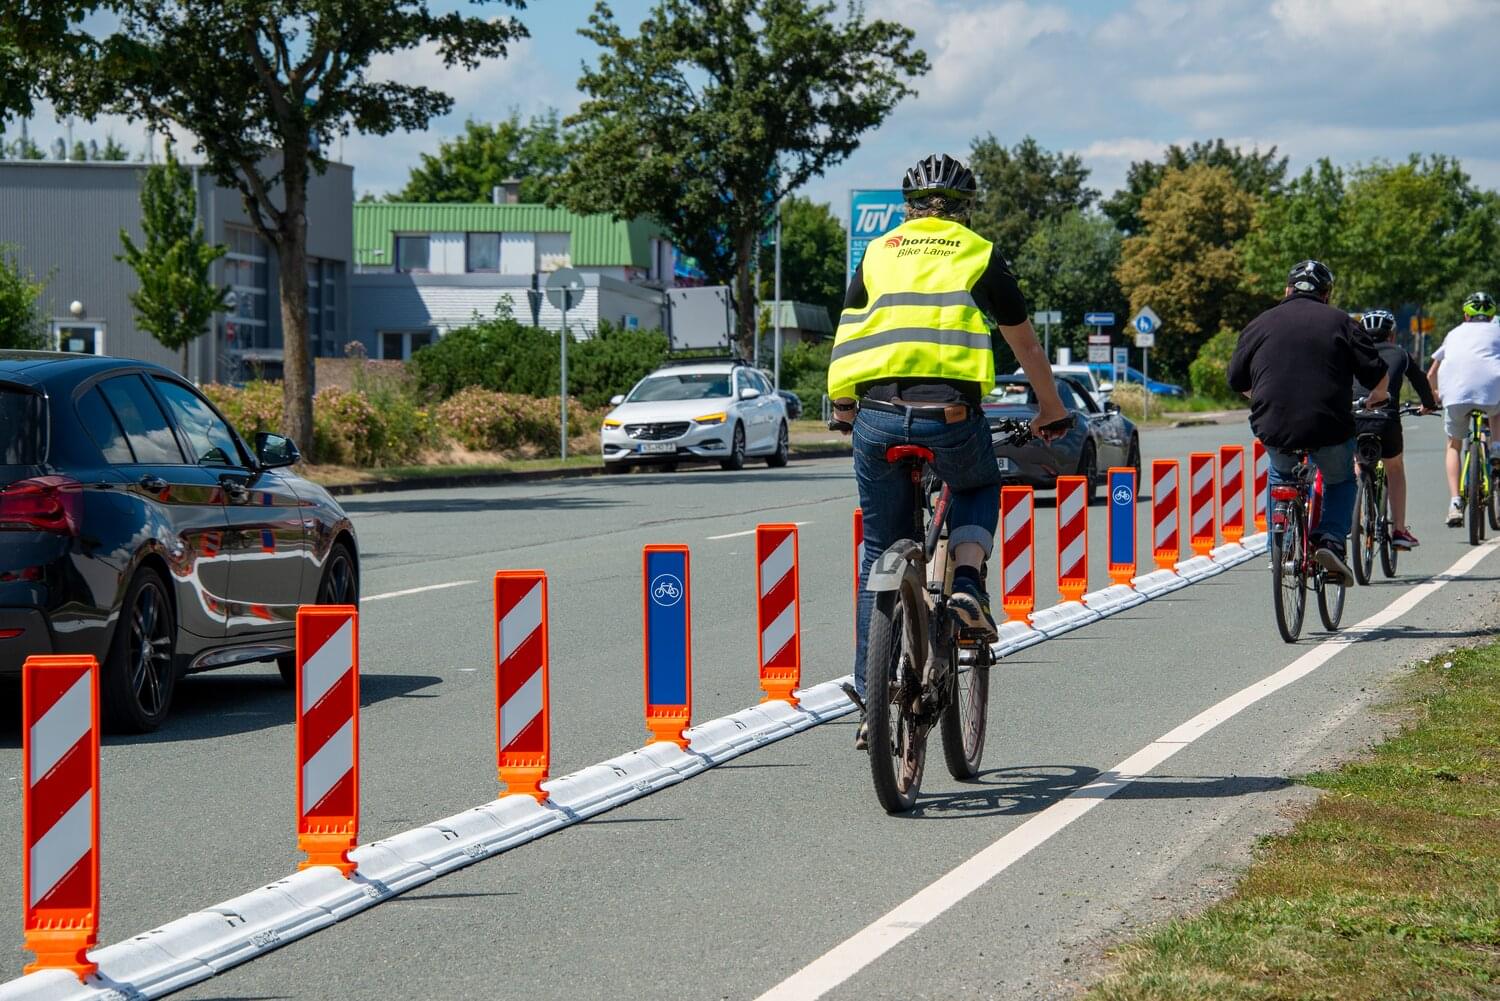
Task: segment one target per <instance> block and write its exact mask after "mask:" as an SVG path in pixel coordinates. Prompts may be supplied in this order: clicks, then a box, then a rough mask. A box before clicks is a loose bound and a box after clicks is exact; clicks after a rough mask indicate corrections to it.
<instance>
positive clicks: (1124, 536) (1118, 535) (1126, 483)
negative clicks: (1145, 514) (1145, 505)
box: [1108, 469, 1135, 573]
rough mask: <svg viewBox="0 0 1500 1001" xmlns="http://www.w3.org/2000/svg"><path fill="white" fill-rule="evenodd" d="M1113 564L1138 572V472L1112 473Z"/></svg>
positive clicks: (1119, 470)
mask: <svg viewBox="0 0 1500 1001" xmlns="http://www.w3.org/2000/svg"><path fill="white" fill-rule="evenodd" d="M1108 482H1109V565H1110V568H1111V569H1114V568H1116V567H1120V568H1124V567H1129V568H1130V573H1134V572H1135V470H1134V469H1111V470H1110V471H1109V481H1108Z"/></svg>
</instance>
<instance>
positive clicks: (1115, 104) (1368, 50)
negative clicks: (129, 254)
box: [12, 0, 1500, 214]
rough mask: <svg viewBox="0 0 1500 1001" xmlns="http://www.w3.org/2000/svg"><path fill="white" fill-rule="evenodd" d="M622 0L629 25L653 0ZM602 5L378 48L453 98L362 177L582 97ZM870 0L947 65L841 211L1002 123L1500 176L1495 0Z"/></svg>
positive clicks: (534, 7) (450, 2)
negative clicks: (507, 48) (508, 32)
mask: <svg viewBox="0 0 1500 1001" xmlns="http://www.w3.org/2000/svg"><path fill="white" fill-rule="evenodd" d="M434 6H435V7H438V8H447V9H465V10H467V11H469V12H478V13H481V14H483V13H485V12H487V11H488V12H492V13H499V12H502V11H504V10H505V8H502V7H499V6H478V7H475V6H474V5H471V4H468V3H463V2H461V0H435V2H434ZM613 7H614V10H615V13H616V15H617V17H618V19H619V20H620V21H621V23H623V24H625V25H628V26H633V25H634V24H635V23H637V22H638V21H639V20H640V17H641V15H642V14H643V13H644V12H645V11H646V10H647V9H649V7H650V3H649V0H615V2H614V4H613ZM591 9H592V3H591V2H590V0H532V2H531V3H530V4H529V6H528V9H527V10H526V11H524V12H522V13H521V14H520V17H521V19H522V20H523V22H524V23H525V24H526V25H527V27H528V28H529V29H530V31H531V38H530V39H528V40H526V41H524V42H522V43H521V44H519V45H517V46H516V47H515V48H514V50H513V51H512V53H511V56H510V58H508V59H506V60H496V61H492V62H490V63H487V64H486V65H484V66H483V67H481V68H480V69H478V70H476V71H473V72H469V73H457V72H451V71H446V70H443V68H442V66H441V63H440V62H439V61H438V60H437V59H436V58H435V56H434V55H433V54H432V53H430V52H423V51H417V52H413V53H407V54H404V55H401V56H395V57H391V58H388V59H385V60H382V62H381V63H380V65H379V66H378V70H379V72H380V73H382V74H385V75H389V76H391V77H393V78H396V79H421V80H427V81H431V82H433V83H435V84H437V85H439V86H442V87H443V88H444V89H446V90H447V91H448V92H449V93H450V94H452V95H453V97H454V98H455V99H456V106H455V111H454V113H453V114H452V115H450V116H448V117H446V118H444V119H441V120H439V121H436V122H434V123H433V124H432V127H431V128H430V129H429V130H428V131H426V132H424V133H417V134H398V135H395V136H388V137H378V138H377V137H351V138H350V139H349V140H347V142H346V143H345V144H344V147H343V158H344V159H345V160H346V161H348V162H350V163H352V164H354V166H355V170H356V174H355V178H356V181H355V183H356V186H357V188H358V190H360V191H366V190H373V191H376V192H383V191H386V190H388V189H391V188H396V187H399V186H400V185H401V184H402V183H403V182H404V179H405V176H406V171H407V168H408V167H410V166H411V165H412V164H413V163H415V162H416V160H417V156H418V154H420V153H421V152H423V151H428V150H433V149H435V148H436V146H437V143H438V142H439V140H440V139H442V138H444V137H446V136H449V135H452V134H454V133H456V132H458V131H459V130H460V129H461V128H462V124H463V121H464V119H465V118H466V117H471V116H472V117H475V118H481V119H484V118H494V117H498V116H500V115H503V114H505V113H507V112H508V111H509V109H511V108H512V107H515V108H519V109H520V110H521V112H522V113H523V114H529V113H532V112H536V111H541V110H543V109H545V108H547V107H557V108H559V109H561V110H562V111H563V112H565V113H566V112H569V111H572V110H574V109H575V108H576V107H577V104H578V94H577V91H576V89H575V84H576V80H577V77H578V69H579V66H580V64H581V63H582V62H583V61H585V60H590V59H592V57H593V46H592V43H590V42H588V41H586V40H584V39H583V38H581V37H579V36H578V34H577V33H576V29H577V27H578V26H579V25H580V24H582V23H584V21H585V20H586V18H587V16H588V13H589V11H590V10H591ZM867 12H868V15H869V16H870V17H885V18H888V19H891V20H896V21H900V22H902V23H905V24H907V25H908V26H910V27H911V28H913V29H914V30H915V31H916V33H917V41H918V44H919V45H921V46H922V47H923V48H924V49H925V50H926V51H927V53H928V55H929V58H930V59H931V61H932V64H933V70H932V72H930V73H929V74H928V75H927V77H926V78H924V79H922V80H920V81H918V82H917V84H916V86H917V88H918V90H919V92H920V93H919V95H918V96H917V97H916V98H912V99H909V100H908V101H907V102H906V103H904V104H903V105H902V106H901V107H899V108H898V109H897V110H896V111H895V112H894V113H893V114H892V115H891V116H890V118H889V119H888V120H887V121H886V122H885V123H883V124H882V125H881V126H880V127H879V128H878V129H876V130H874V131H872V132H871V133H869V134H868V136H867V137H866V140H865V142H864V145H863V146H862V147H861V149H860V150H859V151H858V152H857V153H856V154H855V155H854V156H853V157H851V158H850V159H849V160H848V161H847V162H846V163H844V164H842V165H840V166H838V167H836V168H834V169H833V170H831V171H830V172H829V173H828V175H827V176H826V177H823V178H819V179H816V180H814V181H813V182H812V183H811V184H810V185H809V187H808V189H807V193H808V194H810V195H812V196H814V197H817V198H819V199H823V200H827V201H831V202H833V203H834V204H835V206H836V207H837V208H839V211H840V213H841V214H843V212H844V208H843V206H844V203H845V202H846V201H847V190H848V189H849V188H852V187H882V186H886V185H888V184H891V183H892V182H895V181H897V180H898V179H899V177H900V175H901V172H902V171H903V170H904V169H905V166H906V164H907V163H908V162H909V161H911V160H913V159H914V158H915V157H916V156H919V155H921V154H924V153H926V152H930V151H938V150H944V151H951V152H960V153H961V152H963V151H966V150H967V149H968V147H969V143H970V141H971V140H972V139H973V138H974V136H976V135H982V134H984V133H987V132H993V133H994V134H995V135H996V136H997V137H998V138H999V139H1000V140H1001V141H1002V142H1004V143H1006V144H1010V143H1013V142H1015V141H1017V140H1018V139H1020V138H1021V137H1022V136H1024V135H1027V134H1030V135H1032V136H1034V137H1035V138H1036V139H1037V140H1038V141H1039V142H1040V143H1041V144H1042V145H1043V146H1045V147H1048V148H1051V149H1062V150H1068V151H1072V152H1076V153H1078V154H1080V155H1081V156H1082V157H1083V159H1084V161H1085V163H1086V164H1087V165H1088V166H1089V167H1090V168H1091V169H1092V171H1093V177H1092V179H1091V184H1092V185H1093V186H1094V187H1096V188H1099V189H1101V190H1103V191H1104V192H1105V193H1106V194H1107V193H1108V192H1110V191H1111V190H1113V189H1114V188H1116V187H1118V186H1119V184H1120V183H1121V182H1122V180H1123V178H1124V175H1125V170H1126V167H1127V166H1128V165H1129V163H1130V162H1131V161H1132V160H1135V159H1141V158H1145V157H1154V156H1156V155H1158V154H1159V153H1160V151H1161V150H1162V149H1163V148H1164V147H1165V146H1166V145H1167V144H1169V143H1173V142H1179V143H1182V142H1188V141H1191V140H1193V139H1200V138H1201V139H1206V138H1212V137H1216V136H1223V137H1225V138H1226V139H1228V140H1230V141H1231V142H1234V143H1239V144H1241V145H1245V146H1251V145H1259V146H1261V147H1262V148H1265V147H1268V146H1270V145H1273V144H1274V145H1276V146H1278V147H1279V148H1280V149H1281V151H1282V152H1283V153H1286V154H1288V155H1290V157H1291V159H1292V165H1293V168H1294V169H1298V170H1300V169H1301V168H1302V167H1303V166H1305V165H1307V164H1308V163H1310V162H1312V161H1313V160H1315V159H1316V158H1318V157H1320V156H1325V155H1326V156H1331V157H1332V158H1333V159H1334V160H1335V161H1336V162H1340V163H1352V162H1357V161H1368V160H1371V159H1373V158H1387V159H1401V158H1404V157H1405V156H1406V155H1407V154H1408V153H1410V152H1440V153H1448V154H1452V155H1455V156H1458V157H1460V158H1461V159H1462V160H1463V162H1464V165H1465V167H1466V168H1467V169H1468V171H1469V172H1470V174H1471V175H1473V177H1474V178H1475V180H1476V181H1478V182H1479V183H1481V184H1482V185H1484V186H1486V187H1490V188H1500V58H1497V56H1496V55H1495V53H1496V47H1497V45H1500V0H1099V2H1086V0H867ZM106 127H107V128H110V129H112V130H113V131H114V132H115V134H116V135H117V136H121V137H122V138H124V139H125V140H126V141H127V142H128V143H129V144H130V145H132V146H133V147H138V146H139V145H140V142H141V140H140V138H139V130H138V129H134V128H130V129H129V131H126V129H127V127H126V126H124V125H122V124H121V123H103V124H102V125H101V126H99V127H97V129H96V130H92V131H91V130H89V129H87V128H85V127H84V126H81V125H76V126H75V130H74V131H75V135H81V136H83V137H84V138H88V137H89V136H90V135H93V134H96V132H97V133H98V134H101V137H102V131H103V129H104V128H106ZM32 129H33V132H34V133H35V134H37V135H38V136H39V137H40V138H42V139H43V140H46V139H48V138H49V137H51V136H55V135H57V134H59V132H60V129H59V127H58V126H56V125H55V124H52V123H51V122H50V121H40V122H34V123H33V125H32ZM12 131H13V130H12Z"/></svg>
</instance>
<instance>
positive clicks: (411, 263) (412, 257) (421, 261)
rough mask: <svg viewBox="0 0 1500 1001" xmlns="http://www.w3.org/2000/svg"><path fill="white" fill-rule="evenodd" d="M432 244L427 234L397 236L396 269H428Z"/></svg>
mask: <svg viewBox="0 0 1500 1001" xmlns="http://www.w3.org/2000/svg"><path fill="white" fill-rule="evenodd" d="M430 255H431V244H430V241H429V240H428V237H427V235H426V234H425V233H424V234H422V235H421V236H398V237H396V270H397V271H406V272H411V271H427V270H428V262H429V261H430V259H431V257H430Z"/></svg>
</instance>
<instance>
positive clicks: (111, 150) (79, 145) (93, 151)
mask: <svg viewBox="0 0 1500 1001" xmlns="http://www.w3.org/2000/svg"><path fill="white" fill-rule="evenodd" d="M68 159H69V160H73V161H76V162H80V163H81V162H84V161H92V162H95V163H123V162H125V161H126V160H129V159H130V151H129V150H127V149H126V148H125V147H124V146H121V145H120V144H119V143H117V142H115V137H114V136H106V137H105V138H104V146H103V147H100V145H99V144H98V143H97V142H95V141H93V140H90V141H89V142H88V143H84V141H83V140H81V139H80V140H78V141H77V142H75V143H74V144H73V149H72V152H71V153H70V154H69V155H68Z"/></svg>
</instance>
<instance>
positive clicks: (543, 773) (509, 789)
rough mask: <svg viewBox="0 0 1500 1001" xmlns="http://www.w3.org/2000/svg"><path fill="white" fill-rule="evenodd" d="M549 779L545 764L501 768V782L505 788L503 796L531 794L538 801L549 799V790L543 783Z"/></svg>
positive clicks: (502, 792)
mask: <svg viewBox="0 0 1500 1001" xmlns="http://www.w3.org/2000/svg"><path fill="white" fill-rule="evenodd" d="M545 781H547V767H546V766H545V765H534V766H531V765H505V766H502V767H501V768H500V784H501V785H502V786H504V787H505V788H504V789H503V790H502V791H501V793H500V794H501V795H502V796H530V797H531V798H532V799H534V800H536V801H537V802H538V803H541V802H544V801H545V800H546V799H547V795H548V793H547V790H545V789H543V788H542V783H543V782H545Z"/></svg>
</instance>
